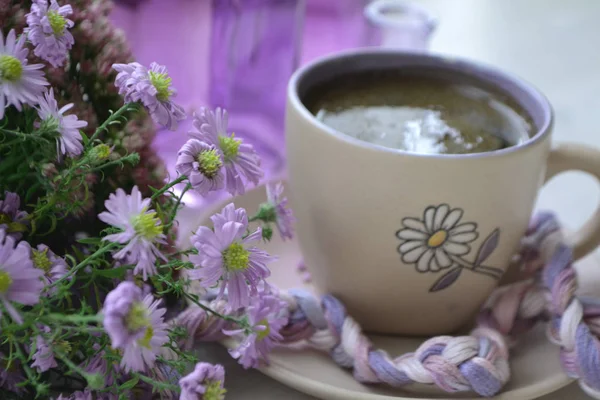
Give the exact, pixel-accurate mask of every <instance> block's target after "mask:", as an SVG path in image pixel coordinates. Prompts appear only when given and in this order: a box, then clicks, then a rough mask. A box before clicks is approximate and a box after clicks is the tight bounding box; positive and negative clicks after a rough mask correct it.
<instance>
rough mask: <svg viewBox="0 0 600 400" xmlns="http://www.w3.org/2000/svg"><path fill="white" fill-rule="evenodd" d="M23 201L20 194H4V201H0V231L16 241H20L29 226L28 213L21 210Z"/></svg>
mask: <svg viewBox="0 0 600 400" xmlns="http://www.w3.org/2000/svg"><path fill="white" fill-rule="evenodd" d="M20 207H21V199H20V197H19V195H18V194H16V193H12V192H4V199H3V200H0V230H4V231H5V232H6V233H7V234H8V235H9V236H12V237H13V238H14V239H15V240H20V239H21V238H22V237H23V233H22V232H25V231H26V230H27V227H28V226H29V220H28V219H27V212H25V211H21V210H19V208H20Z"/></svg>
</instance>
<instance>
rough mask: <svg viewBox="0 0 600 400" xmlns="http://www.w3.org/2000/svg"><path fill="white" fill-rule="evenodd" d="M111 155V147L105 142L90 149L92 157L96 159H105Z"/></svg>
mask: <svg viewBox="0 0 600 400" xmlns="http://www.w3.org/2000/svg"><path fill="white" fill-rule="evenodd" d="M109 156H110V147H108V146H107V145H105V144H104V143H102V144H99V145H98V146H95V147H94V148H93V149H91V150H90V157H91V158H92V160H94V161H104V160H106V159H108V157H109Z"/></svg>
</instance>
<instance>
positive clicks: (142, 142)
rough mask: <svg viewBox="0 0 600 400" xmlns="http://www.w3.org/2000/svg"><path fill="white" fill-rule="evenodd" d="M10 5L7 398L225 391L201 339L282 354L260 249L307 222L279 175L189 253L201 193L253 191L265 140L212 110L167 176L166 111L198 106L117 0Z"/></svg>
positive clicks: (4, 127) (200, 235)
mask: <svg viewBox="0 0 600 400" xmlns="http://www.w3.org/2000/svg"><path fill="white" fill-rule="evenodd" d="M61 3H62V4H60V5H59V4H58V3H57V1H56V0H50V1H49V0H34V1H33V2H22V1H14V2H13V1H10V0H9V1H3V2H0V21H1V24H2V25H1V27H2V29H1V30H0V337H1V341H0V398H2V399H11V398H16V399H20V398H24V397H25V396H35V397H36V398H43V399H62V400H65V399H71V400H79V399H86V400H89V399H150V398H168V399H174V398H180V399H188V400H192V399H194V400H197V399H204V400H218V399H222V398H224V394H225V389H224V370H223V367H222V366H220V365H211V364H208V363H204V362H202V360H198V359H197V357H196V356H195V355H194V353H193V352H190V350H191V348H192V347H193V346H194V345H195V344H196V343H197V342H199V341H210V340H221V339H223V338H226V337H229V336H230V337H234V338H236V339H237V341H238V343H239V346H238V347H237V348H235V349H234V350H231V354H232V356H234V357H235V358H237V359H238V360H239V362H240V363H241V364H242V365H243V366H244V367H255V366H258V365H259V364H260V363H261V362H263V361H267V354H268V352H269V350H270V349H271V348H272V347H273V346H274V345H276V344H277V342H278V341H280V340H281V338H282V336H281V335H280V333H279V332H280V330H281V329H283V328H284V327H285V325H286V324H287V322H288V311H287V308H286V304H285V303H284V302H283V301H282V300H281V298H280V296H279V295H278V293H277V290H276V289H275V288H273V287H271V286H270V285H269V284H268V283H266V282H265V278H267V277H268V276H269V269H268V268H267V265H268V264H269V263H270V262H271V261H273V259H274V258H273V257H272V256H270V255H269V254H267V253H266V252H264V251H262V250H260V249H259V248H258V247H256V244H259V243H260V242H261V241H268V240H270V239H271V237H272V236H273V234H274V231H278V232H279V234H280V235H281V236H282V237H283V238H291V236H292V222H293V216H292V214H291V211H290V210H289V208H288V207H287V200H286V199H285V198H284V197H283V193H282V192H283V188H282V186H281V185H280V184H270V185H267V197H268V202H266V203H264V204H262V205H261V207H260V208H259V210H257V211H256V213H254V214H251V215H249V214H248V212H247V211H246V210H244V209H241V208H237V209H236V207H235V206H234V205H233V204H229V205H227V206H226V207H225V208H223V210H222V211H221V212H219V213H217V214H215V215H214V216H212V217H211V221H212V226H210V227H205V226H201V227H198V228H197V229H196V230H195V231H194V233H193V235H192V237H191V243H192V246H191V247H190V248H185V249H178V248H176V247H175V245H174V243H175V239H176V237H177V232H176V229H177V222H176V217H177V213H178V210H180V209H181V207H182V198H183V196H184V194H185V193H186V192H188V191H195V192H197V193H198V194H200V195H206V194H208V193H209V192H214V191H221V190H226V191H227V192H229V193H230V194H231V195H237V194H243V193H244V191H245V189H246V187H247V185H249V184H253V185H256V184H257V183H258V182H259V180H260V179H261V177H262V171H261V169H260V159H259V157H258V155H257V154H256V152H255V151H254V149H253V147H252V146H251V145H250V144H248V143H244V142H243V141H242V140H240V139H239V138H236V137H235V136H234V134H232V133H231V134H230V133H229V132H228V130H227V113H226V111H224V110H221V109H218V108H217V109H216V110H209V109H202V110H201V111H200V112H199V113H198V114H196V115H194V116H193V118H194V129H193V131H192V132H190V133H189V135H190V138H189V140H188V141H187V143H185V145H184V146H183V147H182V148H181V149H180V151H179V154H178V159H177V164H176V168H177V171H178V176H177V177H176V178H175V179H172V180H167V181H165V177H164V175H165V173H164V168H163V167H162V164H161V163H160V161H159V159H158V157H156V155H155V154H154V153H153V152H152V151H151V149H150V146H149V144H150V141H151V139H152V137H153V135H154V129H153V125H154V124H153V123H152V121H154V122H155V123H157V124H159V125H162V126H164V127H166V128H169V129H171V130H175V129H176V127H177V124H178V122H179V121H181V120H183V119H185V118H186V115H185V112H184V110H183V109H182V107H180V106H179V105H177V104H176V103H175V102H174V98H175V96H176V92H175V89H173V88H172V87H171V79H170V78H169V75H168V71H167V69H166V68H165V67H164V66H161V65H158V64H156V63H152V64H151V65H150V66H149V68H147V67H145V66H143V65H140V64H138V63H136V62H132V60H131V54H130V52H129V49H128V48H127V46H126V44H125V42H124V40H123V38H122V37H121V36H120V34H119V33H118V32H116V31H114V30H113V29H112V28H111V26H110V24H109V22H108V20H107V14H108V11H109V6H108V5H107V3H106V2H105V1H92V0H72V1H71V2H70V4H66V2H64V1H61Z"/></svg>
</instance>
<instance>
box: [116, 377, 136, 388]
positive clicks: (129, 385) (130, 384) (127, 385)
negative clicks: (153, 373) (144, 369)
mask: <svg viewBox="0 0 600 400" xmlns="http://www.w3.org/2000/svg"><path fill="white" fill-rule="evenodd" d="M139 381H140V378H138V377H137V376H134V377H133V378H131V379H130V380H128V381H127V382H125V383H123V384H122V385H121V386H119V389H122V390H129V389H133V388H134V387H135V385H137V383H138V382H139Z"/></svg>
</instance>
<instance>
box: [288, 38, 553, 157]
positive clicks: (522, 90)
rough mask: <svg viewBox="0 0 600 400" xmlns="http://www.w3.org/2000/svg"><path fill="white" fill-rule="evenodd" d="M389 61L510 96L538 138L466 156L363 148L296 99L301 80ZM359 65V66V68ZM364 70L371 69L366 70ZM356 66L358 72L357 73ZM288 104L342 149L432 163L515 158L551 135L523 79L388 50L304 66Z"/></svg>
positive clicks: (538, 99)
mask: <svg viewBox="0 0 600 400" xmlns="http://www.w3.org/2000/svg"><path fill="white" fill-rule="evenodd" d="M380 61H381V62H383V61H387V64H386V65H384V68H386V67H387V68H390V66H393V65H394V64H400V65H399V66H398V68H402V67H424V68H427V69H429V70H431V69H439V70H442V71H443V70H445V71H447V72H448V71H450V72H452V71H455V72H456V73H460V74H462V75H463V76H464V75H467V76H469V77H471V78H472V79H475V80H477V81H480V82H482V84H484V85H485V84H487V85H492V86H493V87H497V88H498V89H499V90H500V91H502V92H504V93H506V94H507V95H509V96H510V97H511V98H512V99H513V100H514V101H515V102H516V103H518V104H519V105H520V106H521V107H522V108H523V109H524V110H525V112H527V113H528V114H529V116H530V117H531V119H532V120H533V121H534V126H535V128H536V133H535V134H534V135H532V136H531V137H530V138H529V139H527V140H525V141H524V142H522V143H519V144H516V145H513V146H510V147H506V148H503V149H499V150H493V151H487V152H481V153H468V154H426V153H415V152H410V151H406V150H401V149H393V148H390V147H385V146H381V145H378V144H373V143H369V142H365V141H363V140H360V139H356V138H354V137H352V136H349V135H346V134H344V133H342V132H340V131H337V130H335V129H333V128H331V127H330V126H328V125H325V124H324V123H322V122H321V121H319V120H318V119H317V118H315V116H314V115H313V114H312V113H311V112H310V111H309V110H308V109H307V108H306V106H305V105H304V104H303V102H302V100H301V99H300V95H299V93H298V92H299V88H300V87H301V85H302V84H303V83H304V81H305V80H307V79H308V78H310V77H311V74H313V73H314V72H315V71H319V70H322V71H324V72H329V73H330V74H331V77H334V76H337V75H339V73H348V72H356V71H368V70H369V69H371V70H373V69H377V68H378V67H381V64H380V63H378V62H380ZM361 62H362V63H363V65H362V66H360V65H359V64H360V63H361ZM365 65H368V66H372V67H365ZM356 66H359V68H356ZM336 68H338V69H341V70H340V71H337V72H338V73H331V70H332V69H336ZM287 91H288V94H287V95H288V99H289V101H290V102H291V105H292V106H293V107H294V108H295V109H296V110H297V111H298V112H299V113H300V114H301V115H302V116H303V117H304V118H306V119H307V120H308V121H310V122H311V123H312V124H313V125H314V126H315V127H316V128H318V129H320V130H321V131H323V132H324V133H327V134H329V135H331V136H333V137H334V138H336V139H339V140H342V141H344V142H346V143H349V144H352V145H355V146H359V147H363V148H367V149H371V150H378V151H383V152H387V153H396V154H402V155H405V156H412V157H433V158H446V159H465V158H484V157H497V156H504V155H508V154H512V153H516V152H518V151H521V150H523V149H526V148H529V147H531V146H534V145H535V144H538V143H539V142H541V141H542V140H543V139H544V138H545V137H546V136H548V135H549V134H550V132H551V131H552V126H553V123H554V121H553V120H554V113H553V111H552V106H551V105H550V102H549V101H548V99H547V98H546V96H544V95H543V94H542V92H541V91H539V90H538V89H537V88H535V87H534V86H533V85H531V84H530V83H528V82H526V81H524V80H523V79H521V78H519V77H517V76H515V75H512V74H510V73H506V72H503V71H501V70H499V69H497V68H495V67H492V66H489V65H486V64H483V63H479V62H475V61H470V60H466V59H461V58H456V57H453V56H445V55H434V54H429V53H415V52H406V51H399V50H389V49H378V48H369V49H358V50H351V51H344V52H339V53H334V54H331V55H327V56H325V57H321V58H318V59H316V60H314V61H311V62H310V63H308V64H306V65H304V66H302V67H301V68H299V69H298V70H296V72H294V74H293V75H292V77H291V78H290V81H289V84H288V88H287Z"/></svg>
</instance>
